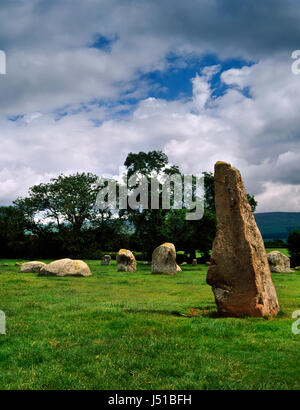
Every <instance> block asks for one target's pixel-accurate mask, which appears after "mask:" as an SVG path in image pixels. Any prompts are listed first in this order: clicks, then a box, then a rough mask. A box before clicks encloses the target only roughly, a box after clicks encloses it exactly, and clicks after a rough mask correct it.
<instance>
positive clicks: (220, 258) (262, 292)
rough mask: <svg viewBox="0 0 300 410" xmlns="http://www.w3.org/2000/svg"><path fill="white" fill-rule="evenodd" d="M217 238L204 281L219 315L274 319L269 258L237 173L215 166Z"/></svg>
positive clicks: (225, 166) (221, 164)
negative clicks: (212, 294)
mask: <svg viewBox="0 0 300 410" xmlns="http://www.w3.org/2000/svg"><path fill="white" fill-rule="evenodd" d="M215 204H216V213H217V227H218V230H217V235H216V238H215V240H214V243H213V252H212V257H211V265H210V267H209V269H208V273H207V283H208V284H209V285H211V286H212V290H213V292H214V295H215V300H216V304H217V306H218V312H219V314H220V315H222V316H233V317H241V316H243V315H249V316H265V315H271V316H275V315H276V314H277V313H278V311H279V303H278V300H277V295H276V290H275V287H274V285H273V282H272V278H271V272H270V268H269V264H268V259H267V255H266V251H265V247H264V243H263V240H262V237H261V233H260V231H259V229H258V227H257V225H256V222H255V219H254V216H253V213H252V211H251V208H250V205H249V203H248V200H247V196H246V191H245V188H244V184H243V181H242V177H241V174H240V172H239V171H238V170H237V169H236V168H233V167H231V165H230V164H227V163H224V162H217V163H216V165H215Z"/></svg>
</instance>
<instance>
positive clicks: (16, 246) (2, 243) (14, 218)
mask: <svg viewBox="0 0 300 410" xmlns="http://www.w3.org/2000/svg"><path fill="white" fill-rule="evenodd" d="M24 231H25V220H24V217H23V213H22V212H21V211H20V210H18V209H17V208H15V207H13V206H1V207H0V255H1V257H2V258H4V257H5V258H13V257H16V255H17V252H18V251H19V250H20V248H22V246H24V242H25V241H26V236H25V233H24Z"/></svg>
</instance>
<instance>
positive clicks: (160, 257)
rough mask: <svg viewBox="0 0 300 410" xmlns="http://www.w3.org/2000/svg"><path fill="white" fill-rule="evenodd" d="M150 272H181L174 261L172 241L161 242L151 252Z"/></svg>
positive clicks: (174, 253) (174, 251)
mask: <svg viewBox="0 0 300 410" xmlns="http://www.w3.org/2000/svg"><path fill="white" fill-rule="evenodd" d="M151 272H152V273H155V274H164V273H165V274H167V275H175V274H176V272H181V268H180V266H178V265H177V263H176V249H175V246H174V245H173V244H172V243H168V242H166V243H163V244H162V245H160V246H158V247H157V248H156V249H154V251H153V253H152V264H151Z"/></svg>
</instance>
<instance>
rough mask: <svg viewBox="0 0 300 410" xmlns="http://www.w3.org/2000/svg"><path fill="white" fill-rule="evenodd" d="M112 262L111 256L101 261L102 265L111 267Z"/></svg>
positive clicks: (106, 256)
mask: <svg viewBox="0 0 300 410" xmlns="http://www.w3.org/2000/svg"><path fill="white" fill-rule="evenodd" d="M110 262H111V256H110V255H104V256H103V258H102V260H101V265H110Z"/></svg>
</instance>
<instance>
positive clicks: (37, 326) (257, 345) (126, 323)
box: [0, 260, 300, 389]
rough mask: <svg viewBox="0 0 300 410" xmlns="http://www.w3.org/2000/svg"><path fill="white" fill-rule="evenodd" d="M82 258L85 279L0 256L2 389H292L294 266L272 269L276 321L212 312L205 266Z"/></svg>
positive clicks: (298, 375) (295, 372)
mask: <svg viewBox="0 0 300 410" xmlns="http://www.w3.org/2000/svg"><path fill="white" fill-rule="evenodd" d="M87 262H88V264H89V266H90V268H91V270H92V272H93V276H91V277H88V278H77V277H75V278H70V277H65V278H56V277H38V276H37V275H36V274H21V273H19V272H18V268H17V267H15V266H14V263H15V261H12V260H8V261H7V260H2V261H0V264H4V263H8V264H9V266H8V267H3V266H1V267H0V310H3V311H4V312H5V313H6V318H7V334H6V335H0V388H1V389H299V388H300V367H299V361H300V349H299V343H300V335H293V334H292V332H291V324H292V322H293V320H292V319H291V314H292V312H293V311H294V310H297V309H299V308H300V292H299V289H300V273H291V274H274V275H273V279H274V283H275V286H276V289H277V292H278V297H279V300H280V303H281V308H282V311H281V312H280V314H279V315H278V317H277V318H273V319H269V320H266V319H262V318H243V319H233V318H227V319H221V318H218V317H216V315H215V313H216V307H215V303H214V299H213V295H212V292H211V289H210V287H209V286H207V285H206V283H205V276H206V270H207V267H206V266H204V265H198V266H196V267H192V266H190V265H186V266H183V272H180V273H178V274H177V276H175V277H170V276H158V275H151V274H150V266H144V265H142V264H141V263H140V264H138V270H137V272H136V273H118V272H116V266H115V264H113V265H112V266H101V265H100V264H99V262H97V261H87ZM190 308H196V309H195V310H194V312H196V314H197V315H198V316H192V317H189V316H182V315H181V314H187V315H188V314H189V312H191V311H190Z"/></svg>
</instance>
